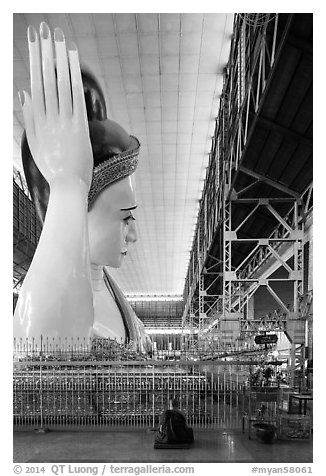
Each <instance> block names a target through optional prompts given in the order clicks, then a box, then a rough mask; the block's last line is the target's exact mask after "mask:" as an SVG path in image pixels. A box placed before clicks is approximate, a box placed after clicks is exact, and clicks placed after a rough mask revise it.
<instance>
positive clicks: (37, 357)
mask: <svg viewBox="0 0 326 476" xmlns="http://www.w3.org/2000/svg"><path fill="white" fill-rule="evenodd" d="M85 344H86V345H85ZM164 358H165V360H160V356H159V355H158V356H156V358H153V356H150V355H140V354H138V355H137V354H135V353H132V351H131V350H130V347H128V346H122V345H120V344H117V343H116V342H115V343H114V342H110V343H109V345H107V346H105V345H104V344H103V342H101V345H99V343H98V342H97V343H96V344H95V345H94V342H93V343H92V344H91V345H88V343H85V342H81V341H78V339H76V341H75V342H70V341H68V340H63V342H61V345H60V346H59V345H58V344H57V343H55V342H54V341H50V340H42V343H41V345H40V346H38V345H36V341H33V340H31V341H24V342H23V341H15V343H14V373H13V412H14V414H13V418H14V428H15V429H16V430H19V429H35V428H38V429H40V428H52V429H62V430H64V429H79V430H80V429H85V430H90V429H93V430H101V429H106V430H108V429H123V428H125V429H135V428H157V426H158V423H159V417H160V415H161V413H162V412H163V411H164V410H165V409H166V408H167V407H168V401H169V398H170V397H172V396H174V397H177V398H178V399H179V402H180V408H181V409H182V410H183V411H184V412H185V414H186V415H187V420H188V423H189V424H190V425H191V426H193V427H194V428H219V429H233V430H240V429H241V427H242V419H243V415H244V412H246V411H248V408H249V398H250V397H249V395H250V391H249V390H248V385H249V382H250V378H249V376H250V374H251V373H252V372H251V370H250V369H253V368H254V366H255V365H257V362H256V361H254V360H250V357H247V360H243V361H238V362H236V361H234V360H229V361H228V360H226V358H215V359H213V358H211V357H208V358H206V359H202V360H196V358H195V357H189V354H188V357H187V359H186V358H185V355H184V354H179V356H178V357H176V355H175V354H173V353H171V355H170V358H172V360H169V356H168V355H167V354H164Z"/></svg>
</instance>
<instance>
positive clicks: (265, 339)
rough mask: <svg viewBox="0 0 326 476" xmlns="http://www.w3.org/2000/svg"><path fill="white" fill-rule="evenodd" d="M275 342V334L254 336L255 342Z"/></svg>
mask: <svg viewBox="0 0 326 476" xmlns="http://www.w3.org/2000/svg"><path fill="white" fill-rule="evenodd" d="M276 342H277V335H276V334H266V335H258V336H256V337H255V343H256V344H275V343H276Z"/></svg>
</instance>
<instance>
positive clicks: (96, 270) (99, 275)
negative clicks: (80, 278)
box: [91, 264, 105, 291]
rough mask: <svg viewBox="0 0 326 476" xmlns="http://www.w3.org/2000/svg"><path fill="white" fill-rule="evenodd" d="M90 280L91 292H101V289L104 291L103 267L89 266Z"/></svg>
mask: <svg viewBox="0 0 326 476" xmlns="http://www.w3.org/2000/svg"><path fill="white" fill-rule="evenodd" d="M91 279H92V288H93V291H103V289H105V286H104V279H103V266H99V265H97V264H91Z"/></svg>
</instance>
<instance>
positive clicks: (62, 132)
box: [19, 23, 93, 190]
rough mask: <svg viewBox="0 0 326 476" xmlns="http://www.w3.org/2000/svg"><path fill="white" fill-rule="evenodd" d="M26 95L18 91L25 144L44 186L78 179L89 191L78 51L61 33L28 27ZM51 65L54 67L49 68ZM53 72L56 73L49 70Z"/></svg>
mask: <svg viewBox="0 0 326 476" xmlns="http://www.w3.org/2000/svg"><path fill="white" fill-rule="evenodd" d="M28 45H29V59H30V76H31V96H30V95H29V94H28V93H27V92H26V91H23V92H20V93H19V97H20V101H21V104H22V110H23V115H24V122H25V128H26V135H27V140H28V145H29V148H30V150H31V153H32V155H33V158H34V160H35V162H36V164H37V166H38V168H39V169H40V171H41V173H42V174H43V176H44V177H45V178H46V180H47V181H48V183H49V184H50V187H51V184H52V183H53V182H55V181H57V180H59V181H60V180H66V179H71V178H72V179H81V180H83V181H84V182H85V184H86V186H87V187H88V188H87V190H88V189H89V187H90V184H91V179H92V168H93V154H92V148H91V143H90V138H89V129H88V122H87V114H86V106H85V99H84V92H83V84H82V79H81V72H80V65H79V58H78V52H77V49H76V48H75V47H72V49H69V50H67V47H66V42H65V38H64V34H63V32H62V30H61V29H60V28H56V29H55V30H54V48H55V57H56V60H55V59H54V52H53V42H52V37H51V31H50V29H49V27H48V25H47V24H46V23H41V25H40V36H39V35H38V33H37V31H36V30H35V28H34V27H32V26H30V27H29V28H28ZM55 63H56V68H55ZM55 69H56V71H55Z"/></svg>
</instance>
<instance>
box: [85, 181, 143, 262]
mask: <svg viewBox="0 0 326 476" xmlns="http://www.w3.org/2000/svg"><path fill="white" fill-rule="evenodd" d="M136 206H137V205H136V196H135V181H134V175H131V176H129V177H126V178H123V179H121V180H119V181H117V182H114V183H113V184H111V185H109V186H108V187H106V189H104V190H103V191H102V192H101V193H100V194H99V196H98V197H97V199H96V200H95V202H94V204H93V206H92V208H91V210H90V211H89V212H88V234H89V248H90V261H91V263H92V264H97V265H103V266H111V267H112V268H119V267H120V266H121V264H122V262H123V259H124V257H125V256H126V254H127V252H128V245H129V243H134V242H135V241H136V240H137V234H136V229H135V222H134V220H135V218H134V215H133V210H134V209H135V208H136Z"/></svg>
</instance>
